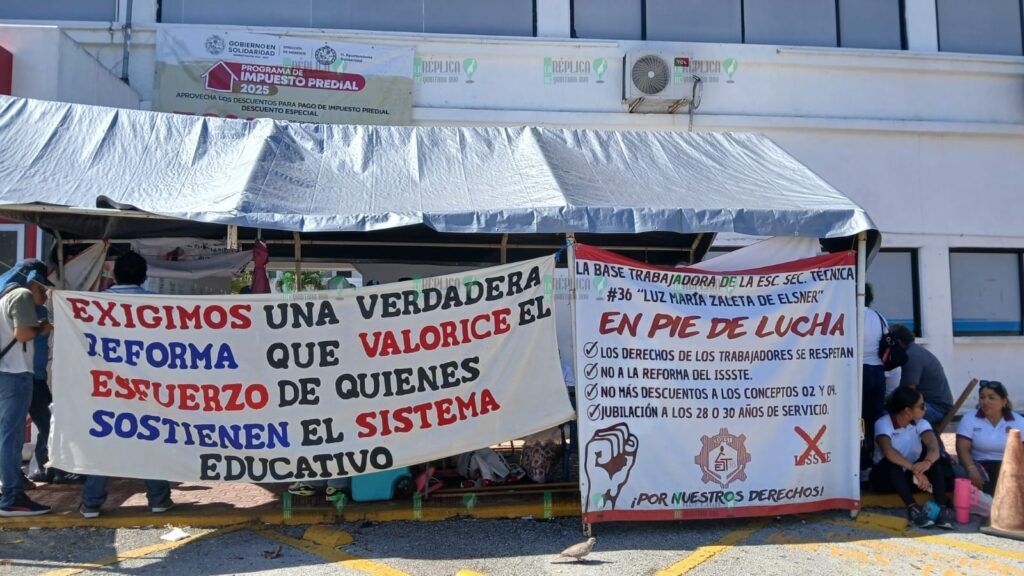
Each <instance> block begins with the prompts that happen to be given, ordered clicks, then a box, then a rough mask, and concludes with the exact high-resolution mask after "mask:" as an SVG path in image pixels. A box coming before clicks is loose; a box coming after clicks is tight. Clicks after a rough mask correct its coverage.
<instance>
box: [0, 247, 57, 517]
mask: <svg viewBox="0 0 1024 576" xmlns="http://www.w3.org/2000/svg"><path fill="white" fill-rule="evenodd" d="M50 286H53V284H51V283H50V281H49V280H47V279H46V265H45V264H43V263H42V262H41V261H39V260H23V261H21V262H19V263H17V264H15V265H14V266H13V267H12V268H11V269H10V270H8V271H7V272H6V273H5V274H3V275H0V316H2V317H0V350H2V352H0V354H2V356H0V484H3V491H2V493H0V517H13V516H38V515H40V514H46V513H47V512H49V511H50V507H49V506H44V505H42V504H39V503H37V502H34V501H32V499H31V498H29V497H28V496H26V495H25V485H24V475H23V473H22V470H21V449H22V446H23V445H24V444H25V420H26V418H28V410H29V407H30V406H31V404H32V388H33V386H34V383H33V378H32V374H33V359H34V356H35V353H34V352H35V351H34V349H33V341H34V340H35V338H36V336H38V335H40V334H46V333H48V332H49V331H50V330H51V326H50V323H49V322H47V321H45V320H43V321H40V319H39V316H38V314H37V313H36V306H37V305H40V304H44V303H45V302H46V299H47V297H48V293H47V288H48V287H50Z"/></svg>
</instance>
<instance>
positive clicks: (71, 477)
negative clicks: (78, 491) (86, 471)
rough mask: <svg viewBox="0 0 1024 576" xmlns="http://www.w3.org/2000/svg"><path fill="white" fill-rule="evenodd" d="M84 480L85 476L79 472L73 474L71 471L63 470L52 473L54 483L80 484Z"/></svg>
mask: <svg viewBox="0 0 1024 576" xmlns="http://www.w3.org/2000/svg"><path fill="white" fill-rule="evenodd" d="M84 482H85V476H82V475H81V474H75V473H73V472H63V473H60V474H54V475H53V483H54V484H82V483H84Z"/></svg>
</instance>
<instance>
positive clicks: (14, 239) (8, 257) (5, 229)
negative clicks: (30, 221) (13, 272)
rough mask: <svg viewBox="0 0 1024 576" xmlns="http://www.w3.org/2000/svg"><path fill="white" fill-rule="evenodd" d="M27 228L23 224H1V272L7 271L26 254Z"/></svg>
mask: <svg viewBox="0 0 1024 576" xmlns="http://www.w3.org/2000/svg"><path fill="white" fill-rule="evenodd" d="M24 237H25V228H24V225H22V224H0V270H3V271H7V270H10V269H11V266H14V263H15V262H17V261H18V260H21V258H22V255H23V254H24V250H25V244H24Z"/></svg>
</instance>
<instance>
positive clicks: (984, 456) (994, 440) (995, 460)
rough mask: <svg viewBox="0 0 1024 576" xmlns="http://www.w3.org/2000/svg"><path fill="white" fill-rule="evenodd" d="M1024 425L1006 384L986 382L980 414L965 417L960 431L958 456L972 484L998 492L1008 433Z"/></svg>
mask: <svg viewBox="0 0 1024 576" xmlns="http://www.w3.org/2000/svg"><path fill="white" fill-rule="evenodd" d="M1022 425H1024V419H1022V418H1021V416H1019V415H1018V414H1014V413H1013V406H1012V405H1011V404H1010V399H1009V397H1008V395H1007V393H1006V387H1005V386H1003V384H1002V382H996V381H994V380H982V381H981V385H980V386H979V388H978V411H977V412H974V413H971V414H968V415H966V416H964V418H963V420H961V421H960V425H959V426H957V428H956V455H957V456H958V457H959V458H960V464H961V465H963V467H964V468H966V469H967V475H968V477H970V479H971V483H972V484H974V485H975V486H977V487H978V488H980V489H981V490H982V491H984V492H987V493H988V494H993V493H994V492H995V489H996V480H997V479H998V478H999V468H1000V465H1001V464H1002V463H1003V450H1005V449H1006V436H1007V432H1008V431H1009V429H1010V428H1017V429H1018V430H1019V429H1021V428H1024V426H1022Z"/></svg>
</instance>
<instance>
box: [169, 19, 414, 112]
mask: <svg viewBox="0 0 1024 576" xmlns="http://www.w3.org/2000/svg"><path fill="white" fill-rule="evenodd" d="M412 67H413V49H412V48H410V47H404V46H377V45H370V44H352V43H348V42H336V41H324V40H312V39H308V38H301V37H294V36H276V35H271V34H254V33H252V32H245V31H239V30H222V29H217V28H202V27H198V28H197V27H193V26H189V27H176V26H161V27H160V28H159V29H158V30H157V34H156V82H155V85H154V88H153V109H154V110H158V111H161V112H177V113H182V114H197V115H201V116H224V117H228V118H246V119H251V118H277V119H279V120H290V121H293V122H312V123H329V124H386V125H405V124H410V123H411V121H412Z"/></svg>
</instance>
